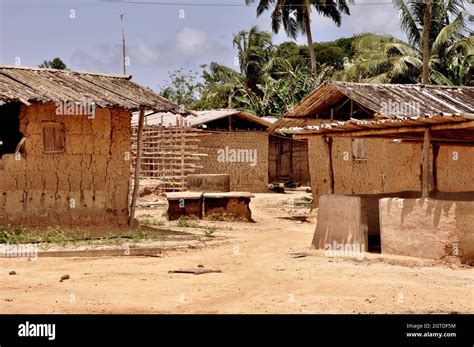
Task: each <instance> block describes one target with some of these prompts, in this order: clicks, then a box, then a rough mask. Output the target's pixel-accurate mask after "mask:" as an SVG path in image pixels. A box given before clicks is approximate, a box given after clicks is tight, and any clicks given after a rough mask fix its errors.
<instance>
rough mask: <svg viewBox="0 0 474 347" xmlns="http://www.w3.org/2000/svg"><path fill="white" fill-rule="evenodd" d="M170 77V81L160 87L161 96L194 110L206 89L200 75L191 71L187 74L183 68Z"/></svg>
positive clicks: (172, 73) (170, 74)
mask: <svg viewBox="0 0 474 347" xmlns="http://www.w3.org/2000/svg"><path fill="white" fill-rule="evenodd" d="M168 76H169V81H167V82H166V84H164V85H162V86H160V89H161V93H160V94H161V96H163V97H165V98H167V99H168V100H171V101H173V102H174V103H176V104H178V105H181V106H183V107H185V108H189V109H192V108H194V107H195V105H196V103H197V102H198V101H199V98H200V96H201V93H202V89H203V87H204V86H203V84H202V82H200V81H199V73H198V72H193V71H191V70H189V71H187V72H185V71H184V69H182V68H181V69H178V70H176V71H174V72H171V73H169V74H168Z"/></svg>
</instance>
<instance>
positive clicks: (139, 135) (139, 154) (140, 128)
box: [128, 106, 145, 228]
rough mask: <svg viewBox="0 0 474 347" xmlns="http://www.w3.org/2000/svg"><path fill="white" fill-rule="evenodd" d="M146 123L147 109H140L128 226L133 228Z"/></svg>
mask: <svg viewBox="0 0 474 347" xmlns="http://www.w3.org/2000/svg"><path fill="white" fill-rule="evenodd" d="M144 121H145V108H144V107H143V106H142V107H140V116H139V120H138V133H137V160H136V162H135V183H134V186H133V195H132V205H131V207H130V219H129V221H128V226H129V227H130V228H133V221H134V219H135V209H136V205H137V199H138V192H139V190H140V166H141V164H142V131H143V123H144Z"/></svg>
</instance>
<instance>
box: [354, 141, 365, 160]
mask: <svg viewBox="0 0 474 347" xmlns="http://www.w3.org/2000/svg"><path fill="white" fill-rule="evenodd" d="M359 141H361V143H363V145H361V146H364V147H365V151H363V152H365V153H363V154H365V156H363V157H359V153H356V152H357V151H356V150H355V148H354V146H355V144H356V143H357V142H359ZM359 143H360V142H359ZM351 148H352V160H354V161H367V160H368V143H367V139H363V138H354V139H352V141H351Z"/></svg>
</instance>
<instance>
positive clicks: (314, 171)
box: [276, 82, 474, 259]
mask: <svg viewBox="0 0 474 347" xmlns="http://www.w3.org/2000/svg"><path fill="white" fill-rule="evenodd" d="M473 100H474V88H469V87H439V86H420V85H379V84H357V83H343V82H326V83H324V84H323V85H321V86H320V87H318V88H317V89H316V90H314V91H313V92H312V93H311V94H310V95H308V96H307V97H306V98H305V99H304V100H303V101H302V102H301V103H299V104H298V105H296V106H295V108H294V109H293V110H292V111H291V112H289V113H288V114H286V115H285V117H283V118H282V119H280V120H279V121H278V122H277V124H276V125H277V126H278V127H279V130H280V131H282V132H284V133H289V134H293V135H294V136H295V137H296V138H305V139H308V141H309V158H310V159H309V160H310V163H311V164H310V174H311V185H312V191H313V195H314V199H315V202H317V203H318V202H319V213H318V223H317V228H316V232H315V236H314V240H313V245H314V246H315V247H317V248H325V247H327V245H330V244H332V242H337V243H339V244H344V243H349V242H352V243H354V242H357V243H361V244H363V245H364V246H365V247H366V249H367V248H369V249H370V248H372V247H377V245H378V246H379V247H380V246H381V250H382V252H387V253H394V254H402V255H412V256H420V257H427V258H434V259H439V258H443V257H446V256H450V255H454V256H460V257H462V258H463V259H472V258H473V257H474V233H473V232H472V227H471V226H472V225H473V224H474V171H473V170H472V167H473V166H474V148H473V144H474V121H473V120H474V115H473V113H474V105H473Z"/></svg>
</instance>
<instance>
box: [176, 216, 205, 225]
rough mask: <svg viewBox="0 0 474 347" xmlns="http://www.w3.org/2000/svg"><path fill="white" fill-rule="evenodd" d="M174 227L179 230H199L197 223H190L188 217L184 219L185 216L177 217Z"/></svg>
mask: <svg viewBox="0 0 474 347" xmlns="http://www.w3.org/2000/svg"><path fill="white" fill-rule="evenodd" d="M176 226H178V227H180V228H199V227H200V225H199V224H198V223H195V222H193V221H191V220H190V219H189V218H188V217H185V216H181V217H179V219H178V222H177V223H176Z"/></svg>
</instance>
